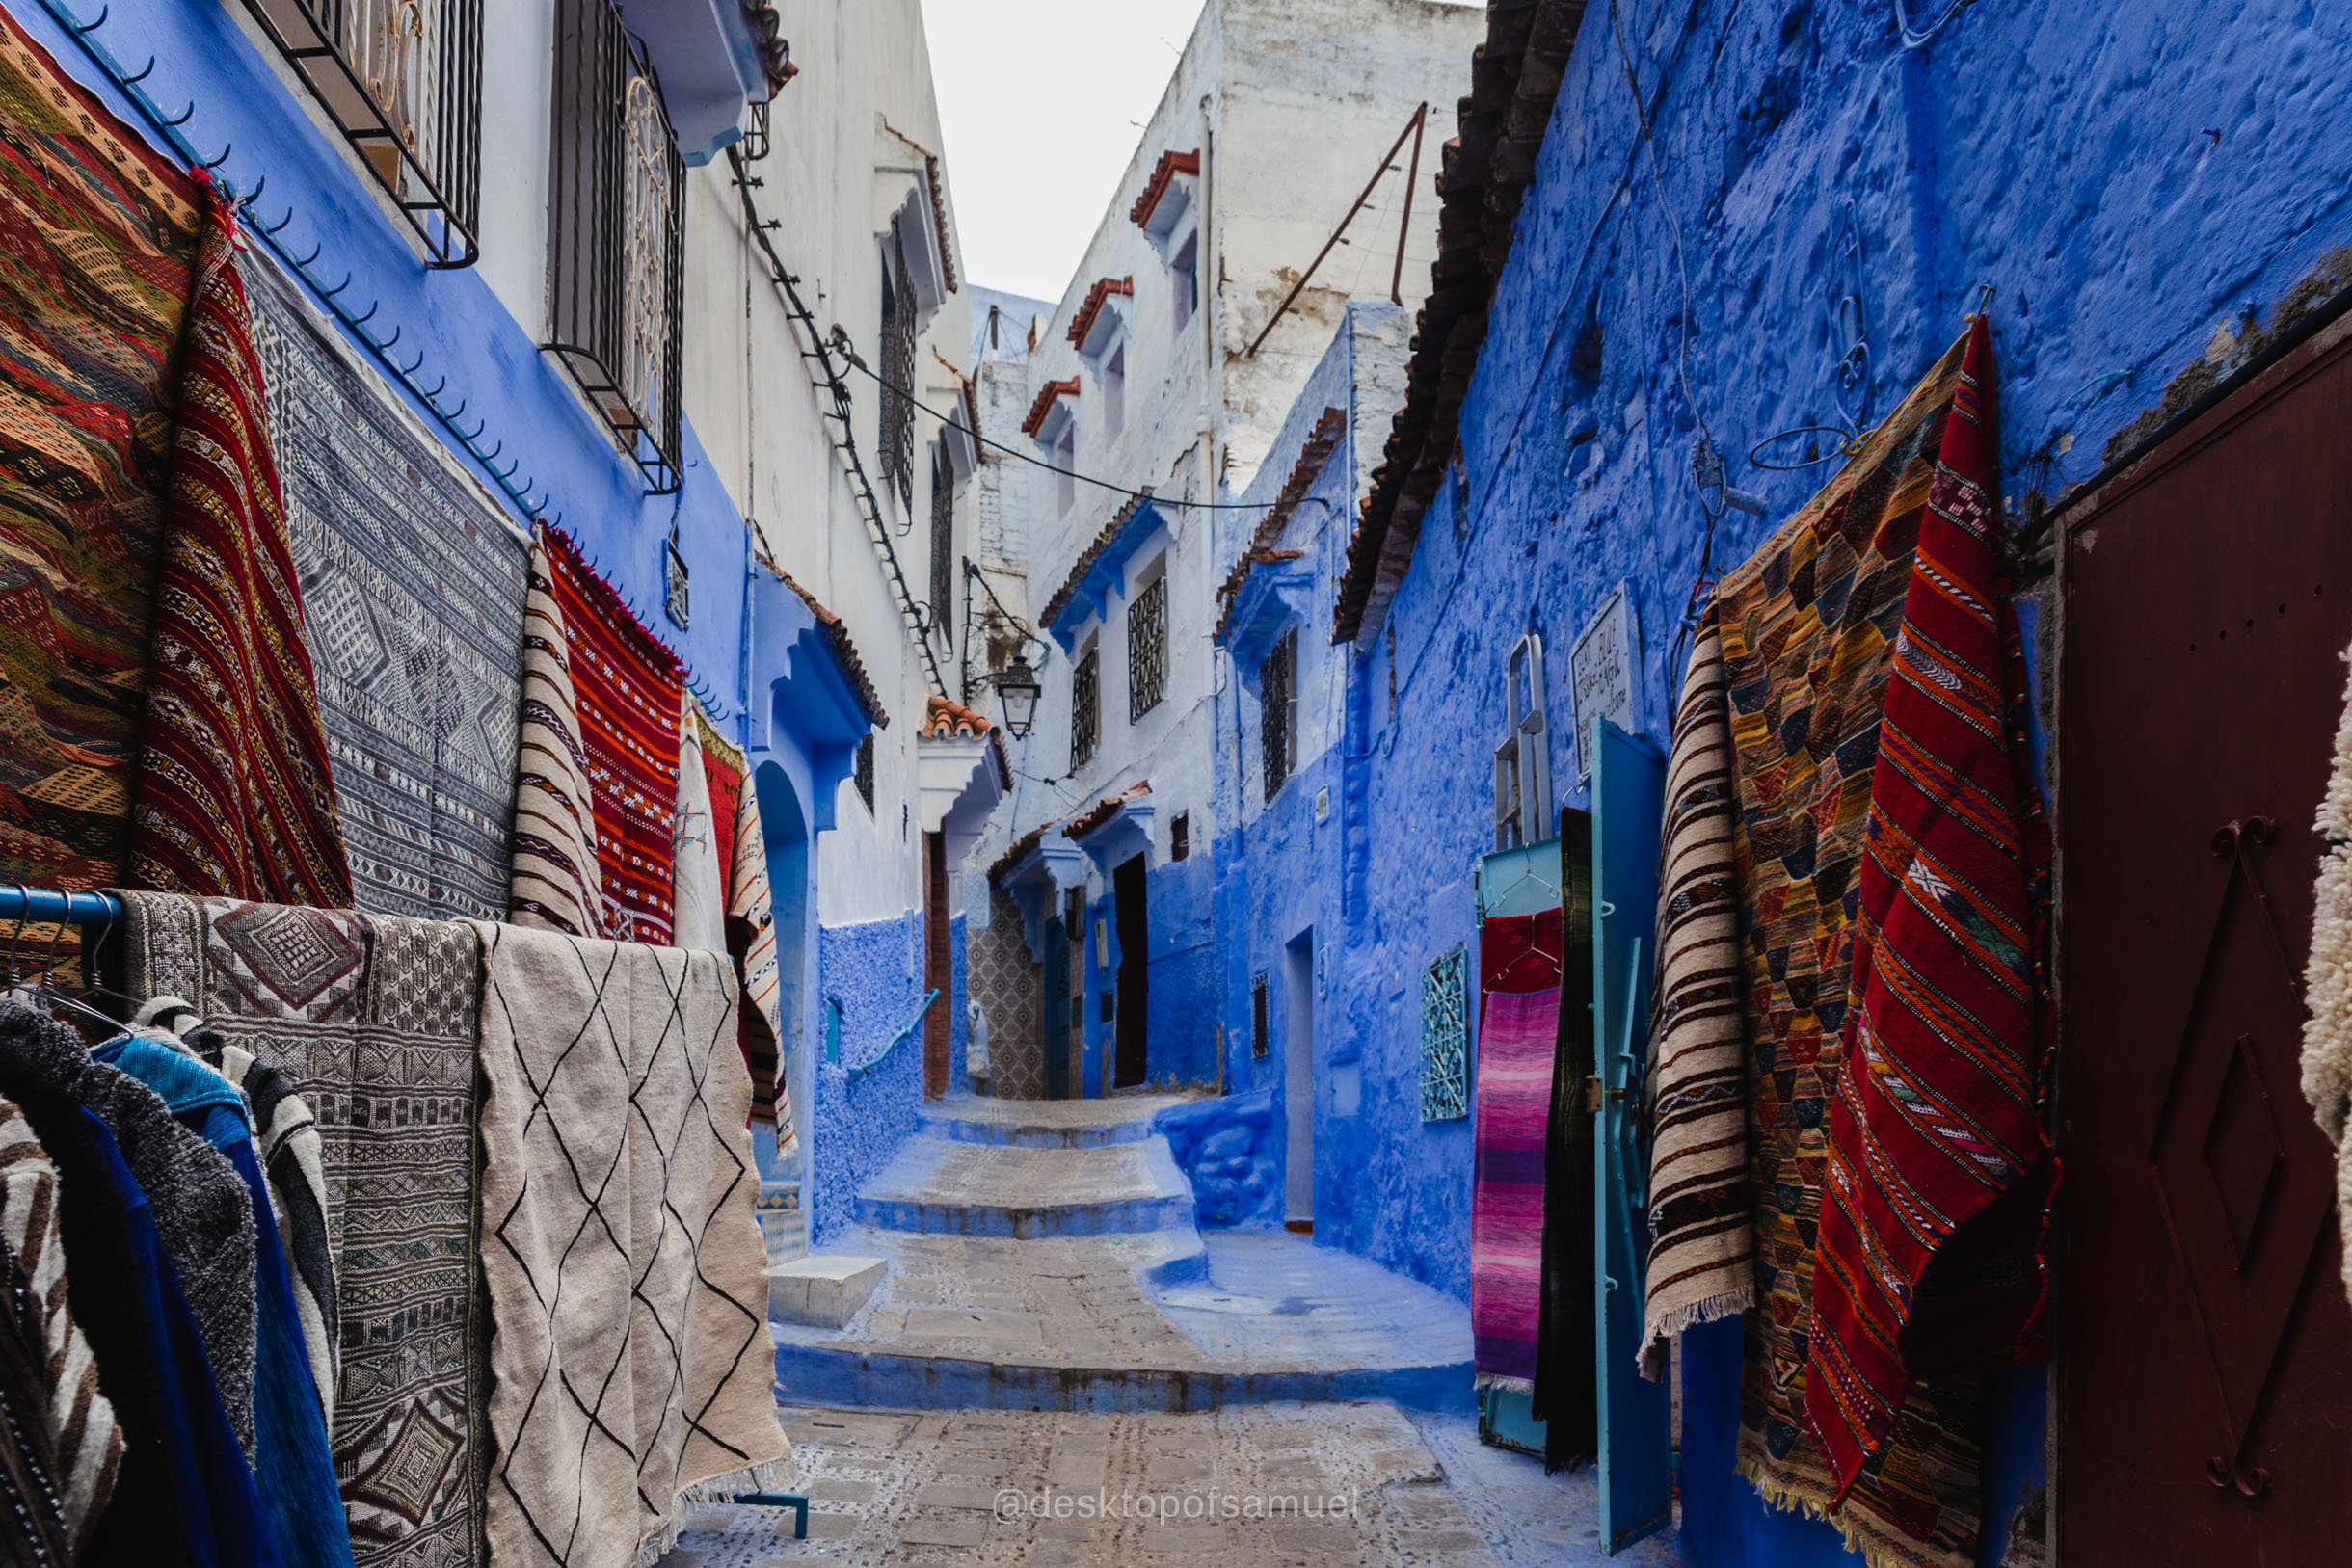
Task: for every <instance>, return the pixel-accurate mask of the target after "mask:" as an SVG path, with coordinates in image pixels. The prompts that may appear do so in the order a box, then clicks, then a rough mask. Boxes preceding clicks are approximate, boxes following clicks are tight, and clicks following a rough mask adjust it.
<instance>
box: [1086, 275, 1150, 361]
mask: <svg viewBox="0 0 2352 1568" xmlns="http://www.w3.org/2000/svg"><path fill="white" fill-rule="evenodd" d="M1135 292H1136V280H1135V279H1134V278H1133V277H1127V278H1098V279H1095V280H1094V286H1093V287H1092V288H1090V289H1088V290H1086V301H1085V303H1084V304H1083V305H1082V306H1079V307H1078V314H1077V315H1075V316H1073V317H1071V318H1070V341H1071V342H1073V343H1076V344H1079V345H1080V346H1084V344H1085V341H1086V334H1087V333H1088V332H1092V331H1094V318H1095V317H1097V316H1099V315H1101V314H1102V313H1103V302H1104V301H1105V300H1108V299H1109V298H1110V297H1111V296H1112V295H1113V294H1125V295H1128V296H1130V297H1132V296H1133V295H1134V294H1135Z"/></svg>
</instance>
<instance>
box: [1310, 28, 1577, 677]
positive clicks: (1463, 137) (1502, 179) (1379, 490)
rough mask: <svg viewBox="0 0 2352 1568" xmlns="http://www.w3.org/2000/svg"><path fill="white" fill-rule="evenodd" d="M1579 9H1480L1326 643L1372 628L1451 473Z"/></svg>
mask: <svg viewBox="0 0 2352 1568" xmlns="http://www.w3.org/2000/svg"><path fill="white" fill-rule="evenodd" d="M1585 5H1586V0H1493V3H1491V4H1490V5H1489V6H1488V7H1487V10H1486V41H1485V43H1483V45H1481V46H1480V48H1479V49H1478V50H1477V51H1476V52H1475V53H1474V54H1473V55H1472V56H1471V61H1470V93H1469V96H1467V97H1465V98H1463V99H1462V100H1461V106H1460V109H1459V111H1458V119H1457V123H1458V125H1459V128H1460V129H1459V134H1458V135H1457V136H1456V137H1455V138H1454V140H1452V141H1450V142H1448V143H1447V144H1446V146H1445V155H1444V160H1443V163H1442V165H1441V167H1440V168H1439V171H1438V174H1437V195H1438V200H1439V211H1438V220H1437V247H1438V249H1437V260H1436V262H1435V264H1434V265H1432V266H1431V268H1430V296H1429V298H1428V299H1427V300H1425V301H1424V302H1423V303H1422V306H1421V313H1420V316H1419V318H1418V329H1419V330H1418V331H1417V332H1415V333H1414V334H1413V354H1412V360H1411V362H1410V364H1409V366H1408V367H1407V370H1406V384H1405V397H1404V404H1403V407H1402V408H1400V409H1399V410H1398V411H1397V415H1396V419H1395V421H1394V423H1393V424H1392V425H1391V426H1390V428H1389V434H1388V443H1387V445H1386V447H1385V448H1384V449H1383V453H1382V457H1381V462H1380V465H1379V466H1378V467H1377V468H1376V469H1374V470H1373V476H1372V493H1371V494H1370V495H1368V496H1366V497H1365V500H1364V506H1363V512H1362V515H1361V517H1360V518H1358V520H1357V524H1356V530H1355V537H1354V538H1353V539H1351V540H1350V542H1349V545H1348V570H1347V573H1346V575H1344V576H1343V577H1342V578H1341V579H1340V587H1339V597H1338V598H1339V601H1338V604H1337V606H1336V609H1335V611H1334V613H1333V616H1332V629H1331V640H1332V641H1333V642H1352V641H1354V640H1355V638H1356V637H1357V636H1359V635H1360V634H1361V633H1362V632H1363V631H1364V630H1365V629H1367V627H1376V626H1377V625H1379V624H1380V620H1381V618H1382V617H1383V616H1384V615H1385V614H1386V613H1387V610H1388V600H1389V598H1390V596H1391V595H1393V594H1394V593H1395V592H1396V590H1397V585H1398V584H1399V583H1400V582H1402V581H1403V579H1404V573H1405V571H1406V569H1407V568H1408V567H1410V566H1411V565H1412V560H1413V546H1414V544H1415V543H1416V542H1417V541H1418V540H1419V539H1420V537H1421V514H1422V512H1423V510H1424V509H1425V508H1427V507H1428V505H1429V504H1430V501H1431V500H1432V499H1433V498H1434V497H1435V496H1436V494H1437V489H1438V486H1439V484H1440V483H1441V482H1442V481H1443V480H1444V477H1445V471H1446V466H1447V465H1448V464H1449V463H1450V462H1451V461H1452V460H1453V455H1454V448H1455V438H1456V436H1457V434H1458V430H1459V423H1460V416H1461V405H1462V398H1463V396H1464V395H1465V394H1466V393H1467V392H1468V391H1469V389H1470V380H1471V377H1472V376H1473V375H1474V374H1475V373H1476V372H1477V370H1478V361H1479V352H1480V350H1481V349H1482V348H1483V346H1484V344H1485V340H1486V307H1487V305H1488V304H1489V302H1491V301H1492V299H1493V297H1494V286H1495V281H1496V279H1499V278H1500V277H1501V276H1502V274H1503V267H1504V264H1505V263H1506V262H1508V261H1509V260H1510V246H1511V232H1512V227H1513V226H1514V224H1515V223H1516V221H1517V219H1518V216H1519V205H1520V202H1521V201H1522V200H1523V199H1524V198H1525V197H1526V195H1527V189H1528V186H1529V185H1530V184H1531V183H1533V181H1534V179H1535V175H1536V158H1537V153H1539V152H1540V151H1541V150H1542V147H1543V136H1544V131H1545V129H1546V128H1547V127H1548V126H1549V125H1550V123H1551V119H1552V100H1553V99H1554V98H1555V97H1556V96H1557V95H1558V94H1559V92H1560V79H1561V74H1562V72H1563V71H1564V70H1565V68H1566V66H1567V62H1568V54H1569V51H1570V50H1571V49H1573V48H1574V47H1575V44H1576V31H1577V28H1578V27H1579V26H1580V25H1581V24H1582V23H1583V21H1584V16H1585Z"/></svg>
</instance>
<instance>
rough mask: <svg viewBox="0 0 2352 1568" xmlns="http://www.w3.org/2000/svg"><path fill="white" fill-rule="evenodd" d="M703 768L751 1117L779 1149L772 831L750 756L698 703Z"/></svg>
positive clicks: (782, 1106) (779, 1022) (788, 1122)
mask: <svg viewBox="0 0 2352 1568" xmlns="http://www.w3.org/2000/svg"><path fill="white" fill-rule="evenodd" d="M694 719H695V723H696V724H697V725H698V726H700V728H701V733H702V742H703V768H704V770H705V772H707V773H708V776H709V779H710V811H711V827H712V830H713V832H715V833H716V835H717V836H718V841H719V870H720V874H721V876H722V878H723V879H724V881H725V884H726V889H727V952H728V956H730V957H731V958H733V959H734V960H735V978H736V979H737V980H738V981H740V982H741V983H742V987H743V1006H742V1009H741V1011H740V1014H739V1022H738V1023H737V1026H736V1030H735V1038H736V1040H737V1042H738V1043H739V1044H740V1045H741V1046H742V1048H743V1066H744V1067H745V1068H746V1069H747V1070H748V1071H749V1072H750V1074H751V1119H752V1120H753V1121H755V1122H768V1123H772V1124H774V1126H775V1129H776V1144H777V1147H778V1149H780V1150H782V1151H784V1152H786V1153H790V1152H791V1150H792V1140H793V1129H792V1102H791V1096H790V1095H789V1094H788V1092H787V1091H786V1088H785V1082H784V1056H783V1051H782V1049H781V1048H780V1046H779V1045H778V1042H779V1041H781V1040H782V1039H783V1038H784V1030H783V1013H782V1006H783V997H782V975H781V972H780V971H779V970H778V969H777V965H776V916H775V910H774V908H773V907H772V904H771V901H770V894H769V890H768V882H767V836H766V835H765V834H764V833H763V832H762V831H761V827H760V800H759V792H758V791H757V790H756V789H755V788H753V786H752V781H751V763H750V761H749V759H748V758H746V757H744V755H743V753H742V752H741V751H740V750H738V749H737V748H736V746H735V742H734V741H732V740H729V739H728V738H727V737H726V736H725V735H722V734H720V733H719V731H718V730H717V728H716V727H715V726H713V725H712V724H711V722H710V719H709V716H708V714H706V713H704V712H703V710H702V709H701V707H699V706H697V707H696V708H695V710H694Z"/></svg>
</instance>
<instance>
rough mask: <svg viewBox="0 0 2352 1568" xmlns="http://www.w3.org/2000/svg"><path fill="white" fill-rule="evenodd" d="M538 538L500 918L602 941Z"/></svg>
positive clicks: (576, 733) (575, 733)
mask: <svg viewBox="0 0 2352 1568" xmlns="http://www.w3.org/2000/svg"><path fill="white" fill-rule="evenodd" d="M554 571H555V566H554V558H553V555H552V553H551V552H550V551H549V549H548V539H547V532H546V530H545V529H542V530H540V531H539V533H538V534H537V535H535V536H534V537H533V539H532V541H531V561H530V568H529V588H528V590H527V591H526V593H525V594H524V597H523V601H522V712H521V732H520V734H519V735H518V736H517V739H516V746H515V834H514V843H515V848H514V860H513V863H512V874H511V876H510V878H509V880H508V884H507V918H508V919H510V920H512V921H513V922H514V923H515V924H517V925H535V926H540V927H543V928H545V929H547V930H551V931H561V932H563V933H564V934H565V935H566V936H571V937H595V936H603V935H607V934H609V933H610V932H611V931H612V929H613V926H614V921H613V919H612V918H611V917H610V915H609V913H608V912H607V910H606V907H605V902H604V888H603V882H602V872H601V868H600V866H599V864H598V861H597V853H596V811H595V807H594V805H593V804H592V798H591V794H590V791H589V787H588V756H587V753H586V752H584V751H583V750H581V747H580V720H579V700H578V697H577V695H576V694H575V692H574V690H573V688H572V661H571V654H570V652H569V645H570V639H569V638H568V637H567V636H566V634H565V631H564V612H563V606H562V605H560V604H558V603H557V602H556V600H555V583H554V578H553V572H554Z"/></svg>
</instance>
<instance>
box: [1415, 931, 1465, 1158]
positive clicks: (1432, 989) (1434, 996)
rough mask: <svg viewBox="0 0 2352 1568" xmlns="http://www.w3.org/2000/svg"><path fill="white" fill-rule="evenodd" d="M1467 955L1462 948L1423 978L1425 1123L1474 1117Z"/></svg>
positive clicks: (1437, 962)
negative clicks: (1471, 1112)
mask: <svg viewBox="0 0 2352 1568" xmlns="http://www.w3.org/2000/svg"><path fill="white" fill-rule="evenodd" d="M1469 969H1470V966H1469V955H1468V954H1467V953H1466V952H1465V951H1464V950H1463V949H1462V948H1459V947H1457V948H1455V949H1454V950H1453V951H1452V952H1450V953H1446V954H1444V955H1443V956H1441V957H1439V958H1437V959H1436V960H1435V961H1433V962H1432V963H1431V964H1430V967H1429V968H1428V969H1427V970H1423V971H1422V974H1421V1119H1422V1120H1423V1121H1425V1122H1451V1121H1457V1120H1458V1119H1460V1118H1461V1117H1464V1116H1467V1115H1469V1114H1470V979H1469Z"/></svg>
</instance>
